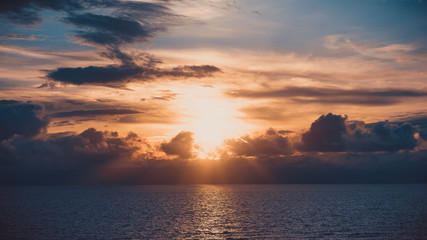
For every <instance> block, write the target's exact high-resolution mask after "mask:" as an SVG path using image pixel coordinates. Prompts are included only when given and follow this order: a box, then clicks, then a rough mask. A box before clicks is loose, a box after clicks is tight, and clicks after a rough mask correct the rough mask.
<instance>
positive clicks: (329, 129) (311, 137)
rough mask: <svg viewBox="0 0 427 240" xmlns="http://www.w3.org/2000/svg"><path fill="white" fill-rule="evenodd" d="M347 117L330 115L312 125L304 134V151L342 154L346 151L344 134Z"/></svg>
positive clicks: (323, 116)
mask: <svg viewBox="0 0 427 240" xmlns="http://www.w3.org/2000/svg"><path fill="white" fill-rule="evenodd" d="M346 119H347V117H342V116H341V115H334V114H332V113H328V114H327V115H322V116H320V117H319V118H318V119H317V120H316V121H314V122H313V123H312V124H311V127H310V130H309V131H307V132H305V133H304V134H302V142H303V150H305V151H318V152H341V151H344V150H345V145H346V142H345V139H344V134H345V133H346V130H347V129H346V126H345V120H346Z"/></svg>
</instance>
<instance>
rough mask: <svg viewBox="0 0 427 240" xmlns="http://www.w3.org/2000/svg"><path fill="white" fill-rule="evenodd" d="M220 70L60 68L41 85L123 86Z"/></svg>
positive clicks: (206, 74)
mask: <svg viewBox="0 0 427 240" xmlns="http://www.w3.org/2000/svg"><path fill="white" fill-rule="evenodd" d="M219 71H220V69H219V68H217V67H215V66H210V65H202V66H184V67H177V68H173V69H172V70H165V69H159V68H157V67H154V66H138V65H109V66H103V67H95V66H90V67H84V68H81V67H78V68H58V69H56V70H52V71H48V72H47V75H46V77H47V78H48V81H47V82H46V83H44V84H43V85H42V86H41V87H48V86H54V85H55V84H56V83H64V84H73V85H83V84H87V85H103V86H123V85H125V84H126V83H128V82H130V81H131V80H135V81H147V80H151V79H153V78H156V77H158V78H161V77H177V78H182V77H183V78H191V77H197V78H201V77H206V76H211V75H212V74H213V73H215V72H219Z"/></svg>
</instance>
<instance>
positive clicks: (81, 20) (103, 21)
mask: <svg viewBox="0 0 427 240" xmlns="http://www.w3.org/2000/svg"><path fill="white" fill-rule="evenodd" d="M64 20H65V21H66V22H67V23H71V24H73V25H75V26H77V27H80V28H83V29H88V30H85V31H78V32H77V35H76V36H77V37H79V38H81V39H83V40H85V41H87V42H89V43H94V44H99V45H114V46H116V45H121V44H127V43H133V42H135V41H137V40H139V41H145V40H146V39H147V38H148V37H153V36H154V33H155V32H156V31H157V29H156V28H150V27H148V26H143V25H141V24H140V23H139V22H138V21H136V20H134V19H130V18H128V17H113V16H105V15H97V14H92V13H85V14H71V15H70V16H68V17H66V18H65V19H64Z"/></svg>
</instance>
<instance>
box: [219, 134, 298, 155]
mask: <svg viewBox="0 0 427 240" xmlns="http://www.w3.org/2000/svg"><path fill="white" fill-rule="evenodd" d="M286 133H288V132H284V131H276V130H274V129H272V128H270V129H268V130H266V131H265V133H262V134H258V135H255V136H250V135H246V136H243V137H240V138H238V139H229V140H226V141H225V145H226V146H227V148H228V150H229V151H231V152H232V153H233V154H235V155H238V156H257V157H265V156H274V155H286V154H290V153H292V151H293V149H292V146H291V145H290V142H289V139H288V137H286V136H284V135H283V134H286Z"/></svg>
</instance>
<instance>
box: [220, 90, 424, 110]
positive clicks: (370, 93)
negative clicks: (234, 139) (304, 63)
mask: <svg viewBox="0 0 427 240" xmlns="http://www.w3.org/2000/svg"><path fill="white" fill-rule="evenodd" d="M228 95H230V96H233V97H243V98H255V99H256V98H286V99H289V100H292V101H295V102H300V103H328V104H354V105H368V106H369V105H372V106H376V105H392V104H395V103H398V102H400V101H401V100H402V99H404V98H408V97H426V96H427V92H426V91H418V90H398V89H376V90H371V89H355V90H347V89H339V88H319V87H287V88H283V89H279V90H266V91H252V90H239V91H232V92H229V93H228Z"/></svg>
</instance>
